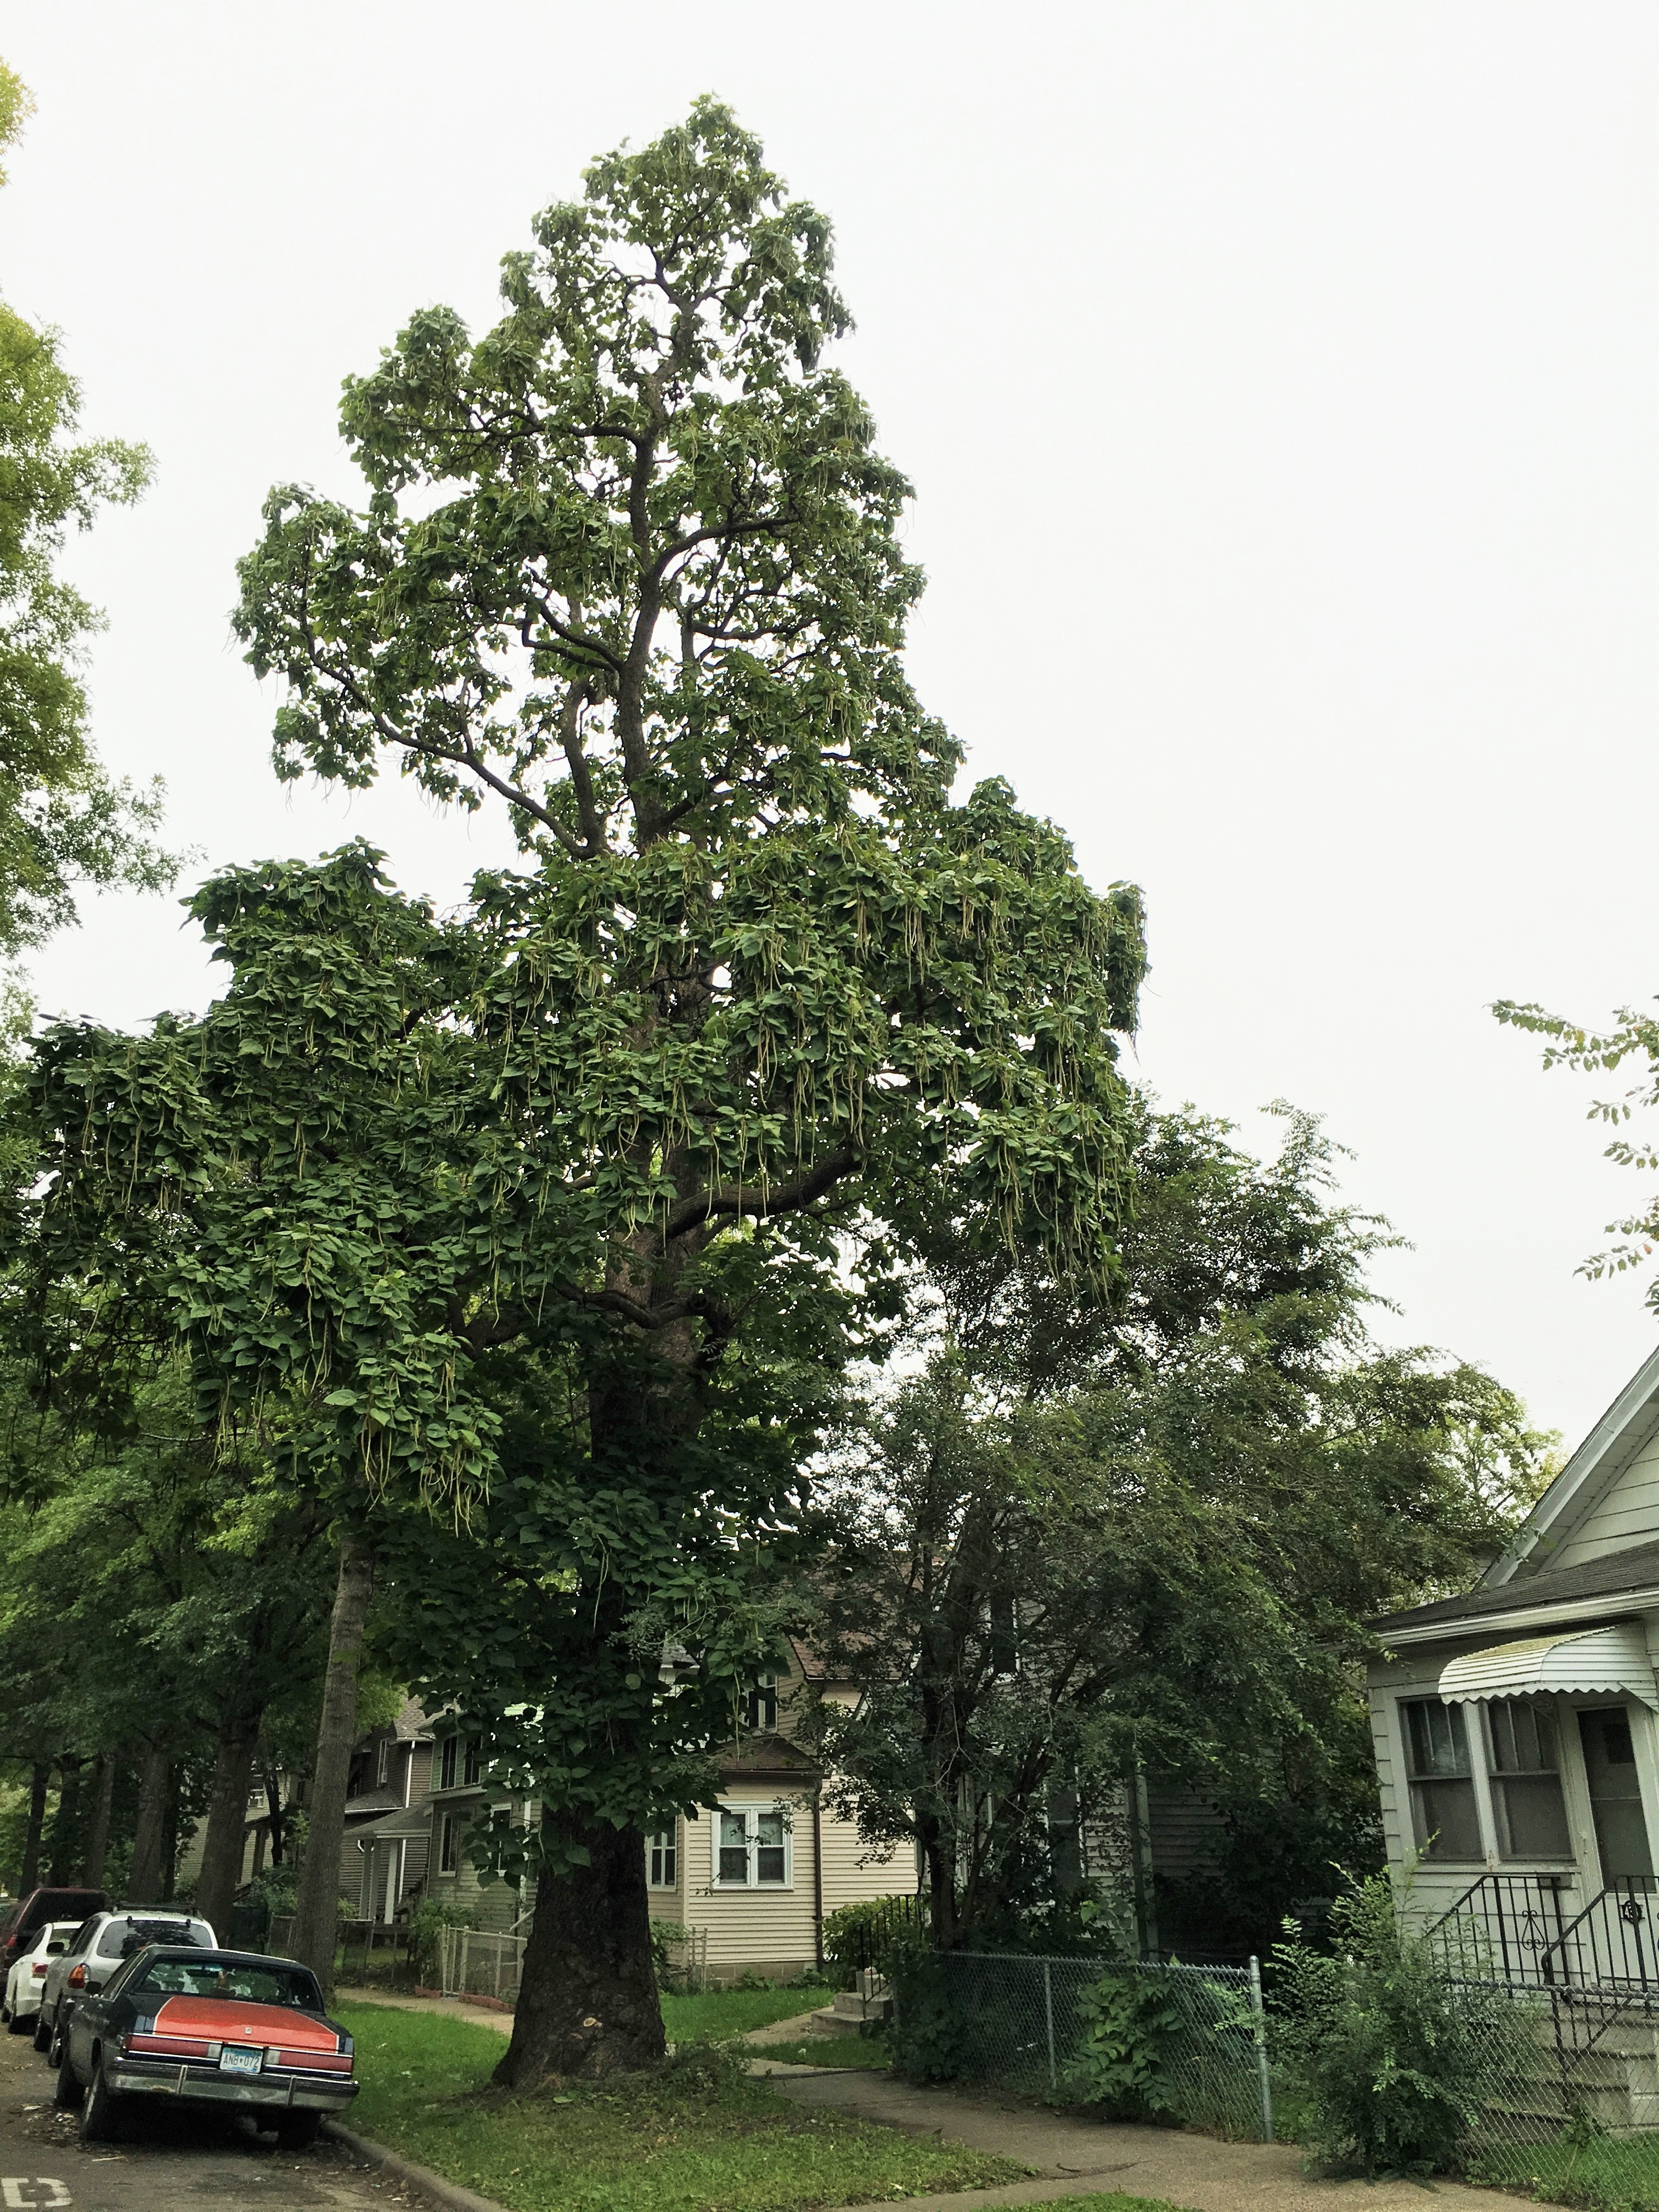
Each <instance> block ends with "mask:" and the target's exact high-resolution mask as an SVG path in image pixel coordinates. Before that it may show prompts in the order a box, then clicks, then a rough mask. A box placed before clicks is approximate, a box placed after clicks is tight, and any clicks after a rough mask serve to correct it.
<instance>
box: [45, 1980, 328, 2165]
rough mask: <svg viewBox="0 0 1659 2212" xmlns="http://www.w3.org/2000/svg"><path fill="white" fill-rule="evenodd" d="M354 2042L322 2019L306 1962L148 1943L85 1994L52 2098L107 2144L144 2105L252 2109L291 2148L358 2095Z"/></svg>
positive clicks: (72, 2020)
mask: <svg viewBox="0 0 1659 2212" xmlns="http://www.w3.org/2000/svg"><path fill="white" fill-rule="evenodd" d="M354 2063H355V2060H354V2055H353V2051H352V2045H351V2038H350V2037H349V2035H348V2034H347V2033H346V2032H345V2030H344V2029H343V2027H339V2026H338V2025H337V2023H336V2022H335V2021H331V2020H330V2019H329V2018H328V2017H327V2016H326V2015H325V2013H324V2011H323V1993H322V1991H321V1990H320V1989H319V1987H318V1986H317V1977H316V1976H315V1975H314V1974H313V1972H312V1971H311V1969H310V1968H309V1967H308V1966H301V1965H299V1964H298V1963H297V1961H295V1960H293V1959H267V1958H265V1957H264V1956H263V1955H262V1954H259V1953H258V1952H253V1951H198V1950H194V1949H190V1948H185V1947H182V1946H173V1945H168V1946H161V1945H149V1946H146V1948H144V1949H143V1950H142V1951H137V1952H135V1953H134V1954H133V1955H132V1956H131V1958H129V1959H126V1960H123V1961H122V1962H121V1964H120V1966H118V1968H117V1970H116V1972H114V1973H113V1974H112V1976H111V1978H110V1979H109V1980H108V1981H107V1982H106V1983H105V1984H104V1986H103V1988H102V1989H100V1990H93V1991H91V1992H90V1993H89V1994H88V1995H87V1996H81V1997H77V1998H76V2002H75V2005H74V2008H73V2009H72V2010H71V2011H70V2015H69V2016H68V2019H67V2021H66V2023H65V2026H64V2033H63V2036H62V2038H61V2050H60V2054H59V2058H58V2086H57V2088H56V2091H55V2092H54V2094H55V2096H56V2100H57V2101H58V2104H59V2105H61V2106H64V2108H65V2109H66V2110H72V2109H73V2108H74V2107H75V2106H76V2105H78V2106H80V2107H81V2136H82V2141H83V2142H110V2141H111V2140H112V2138H113V2137H114V2136H117V2135H118V2133H119V2132H120V2130H121V2127H122V2124H123V2122H124V2121H125V2118H126V2117H127V2114H128V2113H129V2112H131V2109H132V2106H133V2104H134V2102H135V2101H136V2100H137V2099H138V2098H139V2097H165V2098H166V2099H167V2100H168V2101H169V2102H176V2103H179V2104H184V2105H194V2106H200V2107H202V2108H203V2109H204V2110H206V2109H208V2108H209V2107H211V2108H214V2109H216V2110H218V2111H221V2112H247V2113H249V2114H251V2115H252V2118H253V2119H254V2121H255V2123H256V2124H258V2126H260V2127H262V2128H274V2129H275V2130H276V2139H277V2141H278V2142H280V2143H281V2144H282V2146H283V2148H284V2149H285V2150H298V2149H301V2148H304V2146H305V2145H306V2144H307V2143H309V2142H312V2141H313V2139H314V2138H315V2136H316V2133H317V2130H318V2128H319V2126H320V2124H321V2123H322V2121H323V2118H324V2117H325V2114H327V2113H329V2112H344V2111H346V2110H347V2108H348V2107H349V2105H350V2103H351V2100H352V2099H353V2098H354V2097H355V2096H356V2093H357V2084H356V2081H355V2080H354V2079H353V2078H352V2075H353V2067H354Z"/></svg>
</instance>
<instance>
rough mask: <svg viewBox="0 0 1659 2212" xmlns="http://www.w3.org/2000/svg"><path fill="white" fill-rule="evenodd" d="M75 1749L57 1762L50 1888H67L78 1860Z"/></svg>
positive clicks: (77, 1760)
mask: <svg viewBox="0 0 1659 2212" xmlns="http://www.w3.org/2000/svg"><path fill="white" fill-rule="evenodd" d="M84 1764H85V1762H84V1761H83V1760H82V1758H81V1757H80V1755H79V1753H75V1752H70V1753H66V1754H65V1755H64V1757H63V1758H62V1759H59V1760H58V1817H57V1819H56V1820H54V1821H53V1822H52V1850H51V1852H50V1853H49V1855H48V1859H49V1865H50V1869H51V1871H50V1872H49V1873H48V1874H47V1875H46V1880H47V1881H49V1882H50V1883H51V1884H52V1887H53V1888H54V1889H67V1888H68V1887H69V1885H70V1883H71V1882H72V1881H74V1879H75V1869H76V1864H77V1863H78V1862H79V1860H80V1857H81V1854H80V1850H79V1849H78V1845H79V1844H80V1840H81V1770H82V1765H84Z"/></svg>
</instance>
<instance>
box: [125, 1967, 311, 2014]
mask: <svg viewBox="0 0 1659 2212" xmlns="http://www.w3.org/2000/svg"><path fill="white" fill-rule="evenodd" d="M129 1994H130V1995H132V1996H157V1997H159V1996H169V1997H228V1998H231V1999H233V2000H234V1999H236V1998H240V2000H241V2002H243V2003H244V2004H268V2005H291V2006H292V2007H293V2008H295V2010H296V2011H299V2012H320V2011H321V2010H322V2008H323V1997H322V1991H321V1990H319V1988H318V1986H317V1982H316V1978H315V1977H314V1976H313V1975H312V1974H308V1973H307V1972H306V1970H305V1968H304V1967H303V1966H279V1965H278V1964H277V1963H276V1961H275V1960H271V1961H270V1963H269V1964H266V1963H265V1962H264V1961H263V1960H261V1961H257V1962H256V1961H254V1960H237V1959H215V1958H213V1957H211V1956H209V1957H207V1958H205V1959H152V1960H150V1961H149V1965H148V1966H145V1967H144V1968H143V1975H142V1978H141V1979H140V1980H138V1981H137V1982H135V1983H133V1984H131V1990H130V1991H129Z"/></svg>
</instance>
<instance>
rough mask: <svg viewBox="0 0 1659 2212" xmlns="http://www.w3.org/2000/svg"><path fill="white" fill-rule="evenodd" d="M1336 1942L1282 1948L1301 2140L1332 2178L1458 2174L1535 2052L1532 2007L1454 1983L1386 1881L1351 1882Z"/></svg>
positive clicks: (1280, 2008) (1288, 2053)
mask: <svg viewBox="0 0 1659 2212" xmlns="http://www.w3.org/2000/svg"><path fill="white" fill-rule="evenodd" d="M1331 1935H1332V1939H1333V1942H1334V1954H1327V1953H1324V1952H1316V1951H1314V1950H1312V1949H1311V1948H1309V1946H1308V1945H1306V1944H1305V1943H1304V1942H1301V1941H1299V1940H1291V1941H1290V1942H1285V1943H1284V1944H1281V1945H1280V1946H1279V1948H1278V1949H1277V1950H1276V1951H1275V1953H1274V1962H1275V1965H1276V1967H1277V1973H1276V1975H1275V1978H1274V1996H1273V2027H1274V2040H1275V2044H1276V2045H1277V2049H1278V2052H1279V2057H1280V2060H1281V2063H1283V2065H1284V2066H1285V2069H1287V2070H1288V2072H1289V2074H1290V2075H1291V2080H1292V2082H1293V2085H1294V2086H1295V2087H1296V2089H1297V2091H1298V2092H1299V2093H1301V2094H1302V2095H1303V2096H1304V2098H1305V2100H1306V2106H1305V2110H1306V2119H1305V2122H1304V2140H1305V2141H1306V2142H1308V2143H1309V2145H1310V2148H1312V2149H1313V2150H1314V2151H1315V2153H1316V2155H1317V2156H1318V2157H1319V2158H1320V2159H1321V2160H1322V2161H1323V2163H1324V2164H1325V2165H1326V2166H1328V2167H1330V2168H1331V2169H1332V2170H1334V2171H1336V2172H1356V2171H1357V2172H1361V2173H1364V2174H1365V2175H1366V2176H1367V2177H1375V2176H1376V2175H1378V2174H1384V2173H1419V2174H1424V2173H1439V2172H1448V2171H1449V2170H1451V2169H1452V2168H1454V2167H1455V2166H1456V2164H1457V2161H1458V2157H1459V2153H1460V2150H1461V2147H1462V2143H1463V2141H1464V2138H1465V2136H1467V2134H1468V2130H1469V2128H1470V2126H1471V2124H1472V2123H1473V2122H1474V2119H1475V2118H1476V2117H1477V2115H1478V2114H1479V2112H1480V2109H1481V2106H1482V2105H1483V2104H1484V2103H1485V2102H1486V2101H1487V2100H1499V2101H1501V2100H1502V2099H1503V2098H1504V2094H1505V2091H1506V2087H1507V2085H1508V2084H1509V2083H1510V2082H1511V2081H1513V2080H1514V2079H1515V2078H1516V2075H1518V2074H1519V2072H1520V2070H1521V2065H1522V2060H1523V2058H1524V2057H1525V2055H1526V2053H1527V2051H1528V2049H1529V2048H1531V2047H1532V2045H1531V2041H1530V2035H1529V2025H1530V2024H1529V2022H1528V2019H1527V2016H1526V2015H1525V2012H1524V2010H1523V2009H1522V2007H1521V2006H1520V2005H1518V2004H1517V2003H1516V2002H1515V2001H1514V1999H1513V1998H1512V1997H1510V1996H1507V1995H1505V1994H1504V1991H1503V1990H1498V1989H1495V1988H1492V1987H1489V1986H1487V1985H1486V1984H1481V1983H1478V1982H1465V1981H1459V1980H1456V1979H1455V1978H1453V1975H1452V1972H1450V1970H1449V1967H1448V1965H1447V1962H1446V1960H1445V1959H1444V1958H1443V1956H1442V1955H1441V1954H1439V1953H1438V1952H1437V1950H1436V1949H1435V1948H1434V1947H1433V1946H1431V1944H1430V1943H1429V1942H1427V1940H1426V1939H1425V1937H1424V1936H1420V1935H1418V1934H1414V1933H1413V1932H1412V1931H1411V1930H1410V1929H1409V1928H1408V1927H1407V1925H1406V1923H1405V1922H1404V1921H1403V1919H1402V1917H1401V1914H1400V1912H1399V1911H1397V1909H1396V1899H1395V1890H1394V1885H1393V1883H1392V1881H1391V1880H1390V1879H1389V1876H1388V1875H1370V1877H1369V1878H1368V1879H1367V1880H1365V1881H1357V1882H1353V1883H1352V1884H1350V1885H1349V1887H1347V1888H1346V1890H1345V1892H1344V1893H1343V1894H1342V1895H1341V1896H1340V1898H1339V1899H1337V1901H1336V1903H1335V1905H1334V1907H1333V1909H1332V1913H1331Z"/></svg>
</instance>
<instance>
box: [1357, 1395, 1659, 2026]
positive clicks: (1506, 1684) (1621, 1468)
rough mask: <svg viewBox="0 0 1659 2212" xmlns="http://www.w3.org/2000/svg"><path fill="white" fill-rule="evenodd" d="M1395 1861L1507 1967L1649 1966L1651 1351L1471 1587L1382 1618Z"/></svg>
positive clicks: (1563, 1976)
mask: <svg viewBox="0 0 1659 2212" xmlns="http://www.w3.org/2000/svg"><path fill="white" fill-rule="evenodd" d="M1377 1626H1378V1631H1379V1633H1380V1635H1381V1636H1382V1638H1383V1641H1384V1643H1385V1644H1387V1646H1388V1648H1389V1655H1390V1656H1389V1657H1388V1658H1387V1659H1386V1660H1384V1661H1383V1662H1379V1663H1377V1664H1376V1665H1375V1666H1374V1667H1373V1668H1372V1669H1371V1674H1370V1704H1371V1714H1372V1723H1373V1729H1374V1732H1375V1737H1376V1765H1377V1774H1378V1778H1379V1782H1380V1784H1381V1790H1382V1801H1383V1826H1384V1831H1385V1833H1386V1835H1387V1838H1388V1853H1389V1863H1390V1865H1391V1866H1393V1867H1394V1868H1395V1869H1399V1870H1401V1871H1402V1872H1403V1870H1404V1869H1405V1868H1406V1866H1407V1863H1408V1862H1410V1860H1411V1859H1412V1858H1413V1857H1414V1856H1415V1857H1418V1860H1419V1863H1418V1866H1417V1871H1416V1874H1415V1876H1414V1879H1413V1886H1412V1891H1411V1898H1410V1905H1409V1910H1410V1911H1411V1912H1412V1914H1413V1917H1414V1918H1416V1919H1417V1920H1418V1922H1419V1924H1434V1923H1439V1924H1440V1925H1441V1926H1443V1927H1444V1928H1447V1929H1451V1930H1456V1929H1463V1930H1466V1931H1478V1941H1479V1942H1480V1945H1481V1946H1482V1948H1483V1949H1484V1951H1485V1953H1486V1955H1487V1956H1488V1957H1489V1958H1490V1959H1491V1960H1492V1965H1493V1966H1494V1967H1495V1968H1496V1969H1498V1970H1499V1971H1501V1972H1503V1973H1504V1975H1505V1976H1506V1977H1507V1978H1510V1979H1520V1980H1527V1981H1534V1980H1537V1981H1547V1982H1557V1983H1563V1984H1566V1983H1575V1982H1576V1983H1591V1982H1598V1983H1599V1982H1604V1981H1624V1980H1627V1979H1635V1978H1639V1979H1641V1980H1642V1981H1644V1983H1645V1982H1647V1981H1649V1980H1650V1979H1654V1978H1659V1973H1656V1970H1659V1951H1656V1947H1655V1944H1654V1936H1653V1929H1654V1917H1655V1907H1656V1905H1659V1899H1656V1897H1655V1895H1654V1891H1655V1887H1656V1884H1655V1880H1654V1840H1655V1838H1659V1679H1656V1673H1655V1661H1656V1656H1659V1352H1656V1353H1655V1354H1654V1356H1653V1357H1652V1358H1650V1359H1649V1360H1648V1361H1647V1362H1646V1364H1644V1366H1643V1367H1642V1368H1641V1370H1639V1371H1638V1374H1637V1375H1636V1376H1634V1377H1633V1378H1632V1381H1631V1383H1629V1384H1628V1386H1627V1387H1626V1389H1625V1390H1623V1391H1622V1392H1621V1393H1620V1396H1619V1397H1618V1398H1617V1399H1616V1400H1615V1401H1614V1402H1613V1405H1612V1406H1611V1407H1609V1408H1608V1410H1607V1413H1605V1414H1604V1415H1603V1416H1602V1418H1601V1420H1600V1421H1599V1422H1598V1423H1597V1424H1596V1425H1595V1428H1594V1429H1593V1430H1592V1431H1591V1432H1590V1434H1589V1437H1587V1438H1586V1439H1585V1441H1584V1442H1583V1443H1582V1444H1581V1445H1580V1446H1579V1448H1578V1449H1577V1451H1576V1452H1574V1454H1573V1455H1572V1457H1571V1460H1570V1461H1569V1462H1567V1465H1566V1467H1565V1468H1564V1469H1563V1470H1562V1472H1561V1474H1559V1476H1558V1477H1557V1479H1556V1480H1555V1481H1554V1482H1553V1484H1552V1485H1551V1486H1550V1487H1549V1489H1548V1490H1547V1492H1545V1494H1544V1496H1543V1497H1542V1498H1541V1499H1540V1500H1539V1503H1538V1504H1537V1505H1536V1507H1535V1508H1534V1510H1533V1512H1532V1513H1531V1515H1530V1516H1528V1520H1527V1522H1526V1524H1525V1526H1524V1528H1522V1531H1521V1533H1520V1534H1519V1535H1518V1537H1517V1538H1516V1541H1515V1542H1514V1544H1513V1545H1512V1546H1511V1547H1510V1550H1509V1551H1508V1552H1506V1553H1504V1556H1503V1557H1502V1558H1501V1559H1498V1560H1497V1561H1496V1562H1495V1563H1494V1564H1493V1565H1492V1567H1491V1568H1490V1569H1489V1570H1488V1571H1487V1572H1486V1574H1485V1575H1484V1576H1483V1577H1482V1578H1481V1580H1480V1583H1478V1585H1477V1586H1476V1587H1475V1588H1474V1589H1473V1590H1471V1591H1469V1592H1468V1595H1466V1596H1463V1597H1455V1598H1447V1599H1443V1600H1442V1601H1440V1602H1438V1603H1437V1604H1433V1605H1421V1606H1417V1607H1413V1609H1412V1610H1411V1611H1410V1612H1408V1613H1396V1614H1395V1615H1393V1616H1392V1617H1391V1618H1390V1619H1389V1620H1385V1621H1383V1622H1381V1623H1379V1624H1378V1625H1377Z"/></svg>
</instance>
